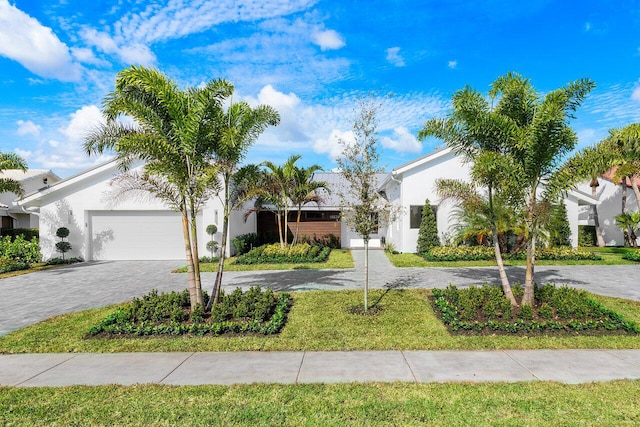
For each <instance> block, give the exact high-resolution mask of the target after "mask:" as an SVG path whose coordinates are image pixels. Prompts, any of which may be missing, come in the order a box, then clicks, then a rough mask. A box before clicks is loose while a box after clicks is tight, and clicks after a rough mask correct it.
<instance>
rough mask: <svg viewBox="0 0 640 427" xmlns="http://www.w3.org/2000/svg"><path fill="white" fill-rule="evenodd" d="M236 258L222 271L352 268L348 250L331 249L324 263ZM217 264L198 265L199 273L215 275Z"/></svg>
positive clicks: (225, 264) (226, 263)
mask: <svg viewBox="0 0 640 427" xmlns="http://www.w3.org/2000/svg"><path fill="white" fill-rule="evenodd" d="M235 261H236V258H235V257H231V258H227V259H226V260H225V262H224V271H257V270H318V269H321V268H353V267H354V263H353V258H352V257H351V251H350V250H348V249H332V250H331V253H330V254H329V258H328V259H327V260H326V261H325V262H308V263H298V264H295V263H282V264H251V265H244V264H236V263H235ZM217 270H218V263H215V262H214V263H210V262H205V263H200V271H201V272H203V273H215V272H216V271H217ZM173 272H174V273H186V272H187V267H181V268H178V269H176V270H174V271H173Z"/></svg>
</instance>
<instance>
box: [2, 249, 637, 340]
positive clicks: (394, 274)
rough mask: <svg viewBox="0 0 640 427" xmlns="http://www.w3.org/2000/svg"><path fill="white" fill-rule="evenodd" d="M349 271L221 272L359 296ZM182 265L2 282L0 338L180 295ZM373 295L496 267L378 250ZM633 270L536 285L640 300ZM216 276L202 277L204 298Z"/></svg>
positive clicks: (105, 268) (567, 271)
mask: <svg viewBox="0 0 640 427" xmlns="http://www.w3.org/2000/svg"><path fill="white" fill-rule="evenodd" d="M353 255H354V259H355V261H356V268H355V269H348V270H292V271H249V272H226V273H225V276H224V277H225V279H224V281H223V285H224V287H225V288H235V287H236V286H241V287H243V288H247V287H249V286H253V285H260V286H268V287H271V288H273V289H275V290H285V291H302V290H312V289H332V290H333V289H335V290H338V289H359V288H361V286H362V280H363V277H364V275H363V270H362V266H363V254H362V251H353ZM181 265H184V261H101V262H87V263H82V264H74V265H70V266H63V267H58V268H55V269H51V270H45V271H41V272H37V273H31V274H25V275H22V276H16V277H11V278H7V279H1V280H0V335H4V334H6V333H8V332H10V331H12V330H16V329H19V328H22V327H24V326H27V325H31V324H33V323H36V322H39V321H41V320H44V319H46V318H48V317H51V316H54V315H58V314H63V313H69V312H73V311H79V310H84V309H88V308H95V307H102V306H106V305H109V304H115V303H119V302H123V301H127V300H129V299H131V298H132V297H134V296H142V295H144V294H145V293H148V292H149V291H151V290H152V289H158V290H159V291H171V290H182V289H185V288H186V286H187V283H186V275H184V274H174V273H171V270H173V269H175V268H176V267H179V266H181ZM508 274H509V276H510V278H511V280H512V282H515V281H521V282H524V268H523V267H509V268H508ZM369 276H370V280H371V283H370V284H371V287H372V288H382V287H385V286H402V287H427V288H433V287H445V286H448V285H449V284H451V283H453V284H455V285H458V286H467V285H471V284H479V283H484V282H487V281H488V282H492V283H495V282H497V281H498V275H497V272H496V269H495V268H494V267H479V268H404V269H400V268H394V267H393V266H392V265H391V264H390V263H389V261H388V259H387V257H386V256H385V255H384V253H382V251H371V252H370V275H369ZM638 277H640V266H639V265H619V266H565V267H558V266H551V267H536V280H537V281H538V283H548V282H553V283H558V284H568V285H570V286H573V287H576V288H581V289H586V290H589V291H592V292H595V293H599V294H603V295H610V296H618V297H622V298H629V299H635V300H639V301H640V285H639V284H638ZM214 279H215V274H214V273H204V274H203V275H202V281H203V287H204V288H205V289H206V290H207V291H210V290H211V287H212V286H213V282H214Z"/></svg>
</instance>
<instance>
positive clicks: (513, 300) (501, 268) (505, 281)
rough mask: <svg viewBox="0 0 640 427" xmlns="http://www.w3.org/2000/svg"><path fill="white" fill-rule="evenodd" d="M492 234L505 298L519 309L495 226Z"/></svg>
mask: <svg viewBox="0 0 640 427" xmlns="http://www.w3.org/2000/svg"><path fill="white" fill-rule="evenodd" d="M491 232H492V233H493V249H494V251H495V253H496V263H497V264H498V273H499V274H500V282H501V283H502V292H504V296H505V297H506V298H507V299H508V300H509V302H510V303H511V306H512V307H517V306H518V302H517V301H516V297H514V296H513V292H512V291H511V284H510V283H509V278H508V277H507V272H506V271H505V269H504V262H503V261H502V252H501V251H500V242H498V239H497V238H496V236H497V235H498V231H497V229H496V227H495V226H493V227H492V228H491Z"/></svg>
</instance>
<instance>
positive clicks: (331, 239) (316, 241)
mask: <svg viewBox="0 0 640 427" xmlns="http://www.w3.org/2000/svg"><path fill="white" fill-rule="evenodd" d="M298 242H299V243H309V244H311V245H315V246H322V247H324V246H328V247H330V248H331V249H340V248H341V243H340V238H339V237H338V236H336V235H335V234H325V235H323V236H320V237H318V236H316V235H315V234H314V235H313V236H312V237H309V236H308V235H307V234H303V235H301V236H300V237H299V238H298ZM265 243H266V242H265Z"/></svg>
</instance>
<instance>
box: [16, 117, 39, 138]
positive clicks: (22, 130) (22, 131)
mask: <svg viewBox="0 0 640 427" xmlns="http://www.w3.org/2000/svg"><path fill="white" fill-rule="evenodd" d="M16 123H17V125H18V135H20V136H26V135H32V136H39V135H40V131H41V130H42V126H40V125H37V124H35V123H33V122H32V121H31V120H27V121H26V122H25V121H24V120H18V121H17V122H16Z"/></svg>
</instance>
